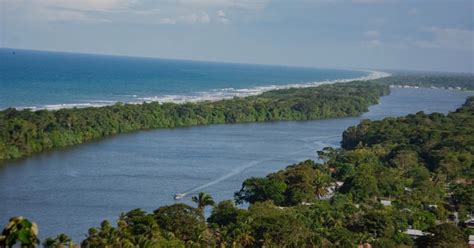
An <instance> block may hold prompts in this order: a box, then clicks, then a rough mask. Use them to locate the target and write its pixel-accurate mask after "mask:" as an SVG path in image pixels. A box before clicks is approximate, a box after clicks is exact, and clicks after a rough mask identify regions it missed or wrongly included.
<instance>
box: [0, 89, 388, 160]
mask: <svg viewBox="0 0 474 248" xmlns="http://www.w3.org/2000/svg"><path fill="white" fill-rule="evenodd" d="M388 92H389V88H388V87H387V86H382V85H379V84H374V83H367V82H357V81H355V82H351V83H345V84H332V85H322V86H318V87H314V88H299V89H285V90H275V91H269V92H265V93H263V94H261V95H258V96H250V97H245V98H234V99H229V100H221V101H216V102H199V103H185V104H174V103H163V104H160V103H158V102H152V103H143V104H122V103H118V104H115V105H113V106H106V107H100V108H81V109H77V108H74V109H61V110H56V111H47V110H40V111H31V110H21V111H20V110H16V109H13V108H10V109H6V110H3V111H0V161H1V160H7V159H13V158H18V157H22V156H27V155H30V154H32V153H35V152H41V151H44V150H48V149H53V148H57V147H64V146H70V145H75V144H81V143H84V142H86V141H90V140H93V139H98V138H102V137H105V136H109V135H113V134H119V133H125V132H131V131H135V130H142V129H152V128H173V127H183V126H192V125H208V124H220V123H243V122H263V121H285V120H313V119H321V118H330V117H344V116H357V115H360V114H361V113H363V112H366V111H367V110H368V107H369V105H371V104H375V103H377V102H378V98H379V97H380V96H382V95H386V94H388Z"/></svg>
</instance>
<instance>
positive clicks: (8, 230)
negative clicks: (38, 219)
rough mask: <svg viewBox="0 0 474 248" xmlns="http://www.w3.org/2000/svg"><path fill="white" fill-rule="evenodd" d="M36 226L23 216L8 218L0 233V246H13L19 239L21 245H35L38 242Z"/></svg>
mask: <svg viewBox="0 0 474 248" xmlns="http://www.w3.org/2000/svg"><path fill="white" fill-rule="evenodd" d="M37 236H38V226H37V225H36V223H34V222H30V221H29V220H27V219H25V218H24V217H23V216H17V217H13V218H11V219H10V221H9V222H8V224H7V225H6V227H5V229H3V232H2V234H1V235H0V247H13V246H14V245H15V244H16V243H17V241H19V243H20V245H21V247H36V245H37V244H39V239H38V238H37Z"/></svg>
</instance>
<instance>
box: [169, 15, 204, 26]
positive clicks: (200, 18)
mask: <svg viewBox="0 0 474 248" xmlns="http://www.w3.org/2000/svg"><path fill="white" fill-rule="evenodd" d="M170 20H173V19H170ZM209 22H211V17H210V16H209V15H208V14H207V13H206V12H201V13H198V14H196V13H193V14H189V15H182V16H179V17H178V18H176V20H175V21H174V23H168V24H175V23H187V24H208V23H209Z"/></svg>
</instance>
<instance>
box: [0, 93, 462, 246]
mask: <svg viewBox="0 0 474 248" xmlns="http://www.w3.org/2000/svg"><path fill="white" fill-rule="evenodd" d="M468 94H469V93H463V92H455V91H446V90H433V89H393V90H392V94H391V95H390V96H387V97H383V98H382V101H381V103H380V104H379V105H376V106H372V107H371V108H370V111H369V112H368V113H366V114H364V115H363V116H362V117H358V118H340V119H329V120H318V121H304V122H274V123H258V124H238V125H214V126H205V127H191V128H177V129H163V130H154V131H142V132H136V133H132V134H124V135H119V136H116V137H112V138H107V139H104V140H101V141H97V142H93V143H89V144H84V145H80V146H76V147H72V148H68V149H63V150H59V151H54V152H48V153H43V154H39V155H36V156H32V157H30V158H26V159H22V160H20V161H14V162H9V163H7V164H4V165H3V166H0V199H1V204H0V223H6V221H7V220H8V218H9V217H11V216H15V215H23V216H26V217H27V218H30V219H31V220H33V221H35V222H37V223H38V224H39V226H40V236H41V237H42V238H44V237H46V236H51V235H56V234H58V233H60V232H65V233H67V234H69V235H71V236H72V237H73V238H74V240H76V241H79V240H81V239H82V238H83V237H84V235H85V234H86V233H87V229H88V228H89V227H92V226H98V225H99V223H100V221H101V220H103V219H109V220H111V221H112V222H115V220H116V217H117V216H118V215H119V214H120V213H121V212H124V211H128V210H131V209H133V208H143V209H145V210H148V211H152V210H154V209H156V208H158V207H159V206H161V205H164V204H171V203H173V202H174V200H173V195H174V194H175V193H177V192H189V195H188V197H186V198H184V199H183V200H182V201H183V202H185V203H190V196H192V195H193V194H194V193H196V192H199V191H206V192H209V193H210V194H212V196H213V197H214V198H215V199H216V200H217V201H221V200H224V199H231V198H232V196H233V193H234V192H235V191H237V190H238V189H239V188H240V186H241V183H242V181H243V180H244V179H246V178H248V177H250V176H263V175H266V174H268V173H270V172H274V171H276V170H279V169H282V168H284V167H285V166H286V165H289V164H291V163H295V162H298V161H301V160H305V159H315V158H316V153H315V152H316V151H317V150H320V149H322V148H323V147H325V146H338V145H339V142H340V140H341V133H342V131H343V130H344V129H346V128H347V127H349V126H352V125H355V124H357V123H358V122H359V121H360V119H363V118H370V119H380V118H383V117H387V116H400V115H406V114H408V113H415V112H417V111H425V112H433V111H436V112H443V113H446V112H448V111H451V110H454V109H456V108H457V107H459V106H460V105H461V104H462V103H463V102H464V100H465V98H466V96H467V95H468Z"/></svg>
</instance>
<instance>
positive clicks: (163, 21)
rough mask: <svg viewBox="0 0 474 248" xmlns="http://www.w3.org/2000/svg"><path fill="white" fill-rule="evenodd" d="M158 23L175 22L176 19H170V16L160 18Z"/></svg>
mask: <svg viewBox="0 0 474 248" xmlns="http://www.w3.org/2000/svg"><path fill="white" fill-rule="evenodd" d="M159 23H160V24H176V20H175V19H171V18H161V19H160V21H159Z"/></svg>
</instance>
